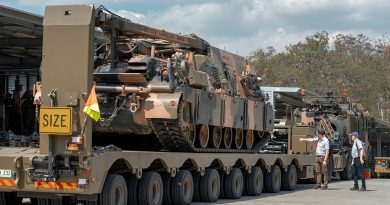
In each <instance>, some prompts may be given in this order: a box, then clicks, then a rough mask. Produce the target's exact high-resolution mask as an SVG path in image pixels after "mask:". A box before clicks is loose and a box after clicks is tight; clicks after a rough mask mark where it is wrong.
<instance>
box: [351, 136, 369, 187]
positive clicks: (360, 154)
mask: <svg viewBox="0 0 390 205" xmlns="http://www.w3.org/2000/svg"><path fill="white" fill-rule="evenodd" d="M350 136H351V137H352V140H353V145H352V151H351V156H352V165H351V166H352V177H353V182H354V185H353V187H352V188H351V191H359V190H360V191H366V179H365V178H364V176H363V165H364V149H363V143H362V141H360V140H359V133H357V132H352V133H351V134H350ZM359 178H360V179H361V180H362V187H361V188H360V189H359V184H358V181H359Z"/></svg>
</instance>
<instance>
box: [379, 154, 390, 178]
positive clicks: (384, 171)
mask: <svg viewBox="0 0 390 205" xmlns="http://www.w3.org/2000/svg"><path fill="white" fill-rule="evenodd" d="M375 174H376V175H377V176H378V177H389V176H390V157H375Z"/></svg>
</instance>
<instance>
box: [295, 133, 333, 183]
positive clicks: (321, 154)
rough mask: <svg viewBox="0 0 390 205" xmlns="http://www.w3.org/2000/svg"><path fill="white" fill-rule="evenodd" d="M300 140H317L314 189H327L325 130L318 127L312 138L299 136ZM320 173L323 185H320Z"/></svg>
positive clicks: (327, 151)
mask: <svg viewBox="0 0 390 205" xmlns="http://www.w3.org/2000/svg"><path fill="white" fill-rule="evenodd" d="M299 140H300V141H306V142H317V149H316V157H317V158H316V178H317V185H316V187H315V189H322V190H326V189H328V157H329V140H328V138H326V136H325V130H323V129H318V130H317V134H316V137H314V138H299ZM322 175H324V186H323V187H321V182H322Z"/></svg>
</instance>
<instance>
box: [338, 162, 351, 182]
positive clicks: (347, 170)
mask: <svg viewBox="0 0 390 205" xmlns="http://www.w3.org/2000/svg"><path fill="white" fill-rule="evenodd" d="M351 163H352V158H351V157H350V156H348V158H347V163H346V164H345V167H344V169H343V171H342V172H340V179H341V180H351V178H352V167H351Z"/></svg>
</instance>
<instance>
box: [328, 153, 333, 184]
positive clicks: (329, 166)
mask: <svg viewBox="0 0 390 205" xmlns="http://www.w3.org/2000/svg"><path fill="white" fill-rule="evenodd" d="M328 159H329V162H328V182H331V181H332V176H333V157H332V155H329V158H328Z"/></svg>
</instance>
